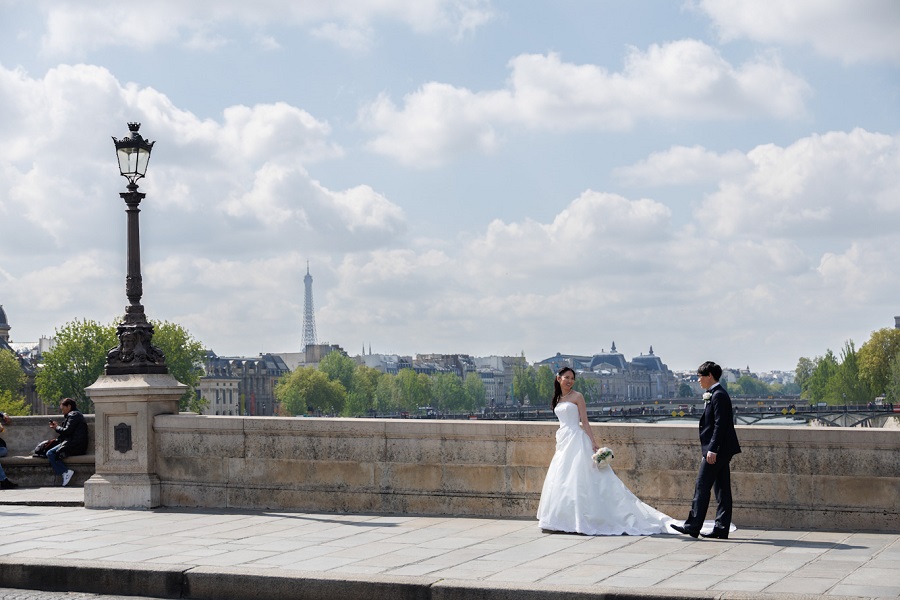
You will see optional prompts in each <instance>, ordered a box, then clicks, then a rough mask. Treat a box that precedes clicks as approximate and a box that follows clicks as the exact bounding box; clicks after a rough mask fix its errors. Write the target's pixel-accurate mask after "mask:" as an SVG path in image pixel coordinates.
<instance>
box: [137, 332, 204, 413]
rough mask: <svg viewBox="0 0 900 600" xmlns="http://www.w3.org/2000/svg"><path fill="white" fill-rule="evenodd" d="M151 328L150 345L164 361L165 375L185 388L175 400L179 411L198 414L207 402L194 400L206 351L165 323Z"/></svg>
mask: <svg viewBox="0 0 900 600" xmlns="http://www.w3.org/2000/svg"><path fill="white" fill-rule="evenodd" d="M151 324H152V325H153V345H154V346H157V347H158V348H159V349H160V350H161V351H162V353H163V356H165V357H166V365H167V366H168V368H169V373H170V374H171V375H172V377H174V378H175V379H176V380H178V382H179V383H183V384H185V385H186V386H188V389H187V391H186V392H185V393H184V395H183V396H182V397H181V398H180V400H179V403H178V404H179V408H180V410H183V411H192V412H197V413H199V412H201V411H202V410H203V409H204V408H205V407H206V405H207V404H208V401H207V400H202V399H200V398H199V397H198V395H197V393H196V392H195V389H196V388H197V386H198V385H199V384H200V377H201V376H202V375H203V368H202V366H201V365H202V364H203V359H204V357H205V356H206V349H205V348H204V347H203V344H201V343H200V342H198V341H197V340H195V339H194V338H193V336H191V334H190V332H188V330H187V329H185V328H184V327H182V326H181V325H178V324H177V323H170V322H169V321H151Z"/></svg>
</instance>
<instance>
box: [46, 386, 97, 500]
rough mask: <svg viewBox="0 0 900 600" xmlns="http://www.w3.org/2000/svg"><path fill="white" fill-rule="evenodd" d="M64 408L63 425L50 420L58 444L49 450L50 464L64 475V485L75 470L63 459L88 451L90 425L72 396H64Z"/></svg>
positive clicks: (61, 407) (61, 408)
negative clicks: (67, 465)
mask: <svg viewBox="0 0 900 600" xmlns="http://www.w3.org/2000/svg"><path fill="white" fill-rule="evenodd" d="M59 408H60V410H62V413H63V416H65V419H63V422H62V425H59V424H57V422H56V421H50V428H51V429H52V430H53V431H55V432H56V445H55V446H53V447H52V448H50V449H49V450H47V458H48V459H49V460H50V466H51V467H53V471H54V472H55V473H56V474H57V475H62V484H63V486H67V485H69V482H70V481H71V480H72V475H74V474H75V471H73V470H72V469H69V468H68V467H66V465H65V464H63V461H62V459H64V458H66V457H68V456H79V455H81V454H85V453H86V452H87V445H88V426H87V422H86V421H85V420H84V415H83V414H81V412H80V411H79V410H78V406H77V405H76V404H75V401H74V400H72V399H71V398H63V400H62V401H61V402H60V403H59Z"/></svg>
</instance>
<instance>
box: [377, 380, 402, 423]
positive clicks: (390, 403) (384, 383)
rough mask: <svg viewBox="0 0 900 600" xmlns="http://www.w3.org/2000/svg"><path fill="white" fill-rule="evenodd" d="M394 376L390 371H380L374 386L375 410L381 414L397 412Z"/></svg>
mask: <svg viewBox="0 0 900 600" xmlns="http://www.w3.org/2000/svg"><path fill="white" fill-rule="evenodd" d="M395 390H396V378H395V377H394V376H393V375H391V374H390V373H382V374H381V376H380V377H379V378H378V385H376V386H375V410H376V411H377V412H379V413H381V414H385V413H392V412H397V410H398V409H399V405H398V404H397V394H396V391H395Z"/></svg>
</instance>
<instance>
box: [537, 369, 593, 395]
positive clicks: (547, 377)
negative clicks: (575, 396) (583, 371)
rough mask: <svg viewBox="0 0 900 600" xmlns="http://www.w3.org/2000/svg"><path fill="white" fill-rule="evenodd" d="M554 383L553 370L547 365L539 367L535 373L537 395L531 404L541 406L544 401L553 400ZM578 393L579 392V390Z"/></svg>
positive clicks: (554, 375) (554, 374)
mask: <svg viewBox="0 0 900 600" xmlns="http://www.w3.org/2000/svg"><path fill="white" fill-rule="evenodd" d="M554 381H556V373H554V372H553V369H551V368H550V367H548V366H547V365H541V366H540V367H538V370H537V373H535V384H536V386H537V389H536V390H535V393H536V394H537V395H536V397H535V398H533V399H532V402H531V403H532V404H541V403H543V402H544V401H545V400H546V401H547V402H548V403H549V402H550V399H551V398H553V382H554ZM576 383H577V381H576ZM578 391H579V392H580V391H581V390H578ZM582 393H583V392H582Z"/></svg>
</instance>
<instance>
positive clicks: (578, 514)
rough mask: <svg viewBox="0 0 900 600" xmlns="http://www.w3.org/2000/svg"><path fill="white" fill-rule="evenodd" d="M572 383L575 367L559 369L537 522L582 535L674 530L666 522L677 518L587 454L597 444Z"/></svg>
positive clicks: (595, 447)
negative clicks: (555, 421) (554, 424)
mask: <svg viewBox="0 0 900 600" xmlns="http://www.w3.org/2000/svg"><path fill="white" fill-rule="evenodd" d="M574 385H575V371H573V370H572V369H571V368H569V367H563V368H562V369H560V370H559V373H557V375H556V382H555V383H554V387H555V393H554V395H553V402H552V407H553V412H554V413H556V416H557V417H558V418H559V430H558V431H557V432H556V454H554V455H553V460H552V461H551V462H550V468H549V470H548V471H547V478H546V479H545V480H544V488H543V490H542V491H541V501H540V504H539V506H538V511H537V518H538V523H539V525H540V526H541V528H542V529H546V530H550V531H565V532H571V533H582V534H585V535H621V534H628V535H652V534H655V533H673V531H672V530H671V529H669V527H668V525H669V523H676V524H680V523H681V521H677V520H675V519H673V518H671V517H669V516H668V515H665V514H663V513H661V512H659V511H658V510H656V509H655V508H653V507H651V506H648V505H646V504H644V503H643V502H641V501H640V499H639V498H638V497H637V496H635V495H634V494H632V493H631V491H629V490H628V488H627V487H625V484H624V483H622V481H621V480H620V479H619V478H618V477H617V476H616V474H615V473H614V472H613V470H612V468H610V467H609V466H606V467H603V468H598V466H597V464H596V463H594V460H593V459H592V458H591V455H592V454H593V452H595V451H596V450H597V449H598V448H599V446H598V445H597V442H596V441H595V440H594V433H593V432H592V431H591V425H590V423H588V417H587V409H586V408H585V404H584V396H582V395H581V394H580V393H579V392H576V391H575V390H573V389H572V387H573V386H574Z"/></svg>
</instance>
